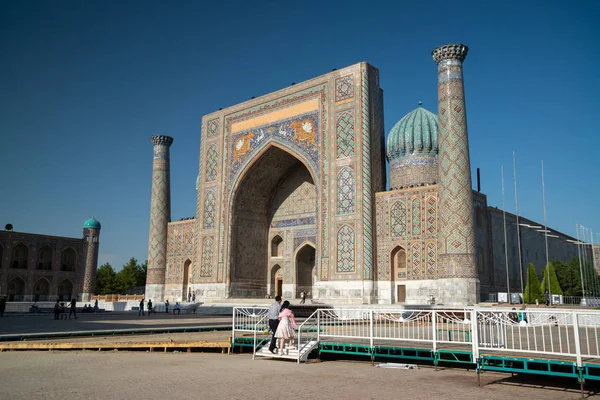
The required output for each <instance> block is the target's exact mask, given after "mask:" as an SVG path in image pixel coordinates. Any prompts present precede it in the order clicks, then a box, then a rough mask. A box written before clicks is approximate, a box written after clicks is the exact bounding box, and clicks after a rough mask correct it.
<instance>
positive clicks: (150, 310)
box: [148, 299, 154, 316]
mask: <svg viewBox="0 0 600 400" xmlns="http://www.w3.org/2000/svg"><path fill="white" fill-rule="evenodd" d="M151 312H154V310H152V299H150V300H148V316H150V313H151Z"/></svg>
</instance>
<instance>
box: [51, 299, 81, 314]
mask: <svg viewBox="0 0 600 400" xmlns="http://www.w3.org/2000/svg"><path fill="white" fill-rule="evenodd" d="M71 315H72V316H74V317H75V319H77V300H75V299H74V298H73V299H71V302H70V303H69V319H71ZM66 318H67V316H66V307H65V303H60V302H59V300H56V303H54V319H66Z"/></svg>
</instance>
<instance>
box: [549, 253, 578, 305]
mask: <svg viewBox="0 0 600 400" xmlns="http://www.w3.org/2000/svg"><path fill="white" fill-rule="evenodd" d="M552 265H553V266H554V269H555V270H556V277H557V278H558V283H559V284H560V288H561V289H562V291H563V294H564V295H565V296H581V295H582V291H581V274H580V271H579V259H578V258H577V257H574V258H573V259H571V260H570V261H569V262H568V263H563V262H561V261H559V260H554V261H552Z"/></svg>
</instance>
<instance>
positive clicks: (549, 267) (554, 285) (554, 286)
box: [542, 262, 563, 294]
mask: <svg viewBox="0 0 600 400" xmlns="http://www.w3.org/2000/svg"><path fill="white" fill-rule="evenodd" d="M548 274H550V289H549V290H550V293H551V294H563V291H562V289H561V288H560V283H559V282H558V277H557V276H556V270H555V269H554V265H553V264H552V263H551V262H550V263H548V264H546V267H545V268H544V278H543V280H542V293H546V290H548Z"/></svg>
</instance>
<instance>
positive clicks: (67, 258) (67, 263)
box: [60, 247, 75, 271]
mask: <svg viewBox="0 0 600 400" xmlns="http://www.w3.org/2000/svg"><path fill="white" fill-rule="evenodd" d="M60 270H61V271H75V250H73V249H72V248H70V247H69V248H68V249H65V250H63V252H62V254H61V256H60Z"/></svg>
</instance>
